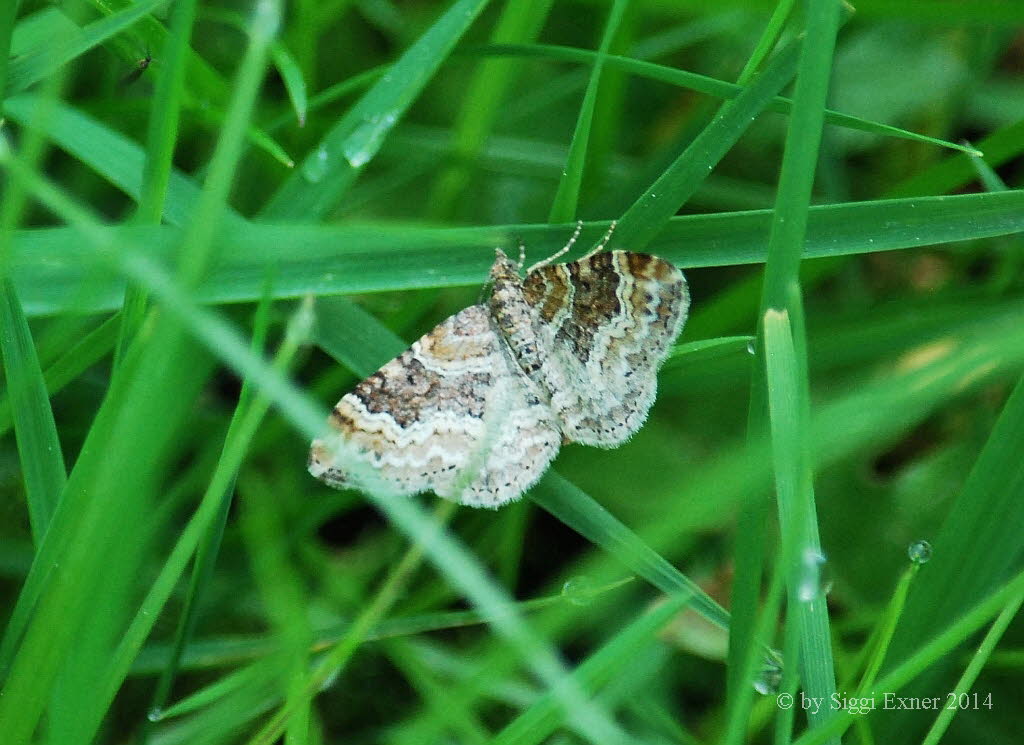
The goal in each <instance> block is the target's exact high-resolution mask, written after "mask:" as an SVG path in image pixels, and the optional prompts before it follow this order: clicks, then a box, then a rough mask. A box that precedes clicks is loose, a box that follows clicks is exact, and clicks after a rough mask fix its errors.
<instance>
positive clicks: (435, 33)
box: [263, 0, 487, 220]
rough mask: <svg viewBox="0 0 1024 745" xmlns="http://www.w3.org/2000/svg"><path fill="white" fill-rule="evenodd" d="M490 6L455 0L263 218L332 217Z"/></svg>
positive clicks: (295, 175)
mask: <svg viewBox="0 0 1024 745" xmlns="http://www.w3.org/2000/svg"><path fill="white" fill-rule="evenodd" d="M486 5H487V0H455V2H453V3H452V5H451V7H450V8H449V9H448V10H447V11H445V13H444V14H443V15H442V16H441V17H440V18H439V19H438V20H437V21H436V22H435V23H434V25H433V26H431V27H430V28H429V29H428V30H427V32H426V33H424V34H423V35H422V36H421V37H420V38H419V39H418V40H417V41H416V42H415V43H414V44H413V45H412V46H411V47H409V49H407V50H406V51H405V53H404V54H402V56H401V57H400V58H399V59H398V60H397V61H396V62H395V63H394V65H392V66H391V70H390V71H389V72H388V73H387V74H386V75H385V76H384V77H383V78H381V79H380V80H378V81H377V82H376V83H375V84H374V85H373V87H372V88H370V90H368V91H367V92H366V93H365V94H364V95H363V96H362V97H361V98H360V99H359V101H358V102H356V104H355V105H354V106H352V108H351V109H349V111H348V113H346V114H345V116H344V117H342V118H341V120H340V121H338V123H337V124H335V125H334V127H332V128H331V130H330V131H329V132H328V133H327V135H325V136H324V138H323V139H322V140H321V141H320V144H319V146H318V147H317V148H316V149H315V150H314V151H313V152H312V153H310V154H309V155H307V156H306V158H305V159H304V160H303V162H302V164H301V165H300V166H299V168H298V169H297V170H296V172H295V173H293V174H292V175H291V176H290V177H289V178H288V179H287V180H286V181H285V182H284V184H283V185H282V186H281V188H280V189H278V190H277V192H276V193H275V194H274V196H273V198H272V199H271V200H270V202H268V204H267V206H266V208H265V209H264V210H263V217H264V218H266V219H274V220H295V219H297V218H299V217H306V216H309V217H322V216H324V215H326V214H328V213H329V212H330V210H332V209H333V208H334V207H335V205H336V204H337V202H338V199H339V198H340V197H341V195H342V194H343V193H344V192H345V190H346V189H348V187H349V186H350V185H351V184H352V182H353V181H355V178H356V176H357V175H358V174H359V172H360V171H361V170H362V169H363V167H364V166H365V165H366V164H367V163H368V162H369V161H370V160H371V159H372V158H373V157H374V156H375V155H376V154H377V150H379V149H380V146H381V145H382V144H383V143H384V140H385V139H386V138H387V136H388V134H389V133H390V132H391V130H392V128H393V127H394V126H395V124H396V123H397V122H398V120H399V119H401V118H402V116H403V115H404V114H405V112H406V111H407V110H408V108H409V107H410V106H411V105H412V103H413V101H414V100H416V98H417V96H419V94H420V92H421V91H422V90H423V88H424V86H426V84H427V83H428V82H430V79H431V78H432V77H433V75H434V73H435V72H436V71H437V68H438V67H439V66H440V65H441V63H442V62H443V61H444V60H445V58H446V57H447V56H448V54H449V53H450V52H451V50H452V48H453V47H454V46H455V44H456V43H457V42H458V40H459V38H461V36H462V34H463V33H465V31H466V29H468V28H469V26H470V24H471V23H472V22H473V21H474V20H475V19H476V17H477V16H478V15H479V14H480V12H481V11H482V10H483V9H484V7H486Z"/></svg>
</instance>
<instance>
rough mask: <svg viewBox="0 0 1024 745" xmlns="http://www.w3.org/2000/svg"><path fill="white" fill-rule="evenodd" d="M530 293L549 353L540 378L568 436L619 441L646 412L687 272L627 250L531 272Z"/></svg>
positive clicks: (605, 443)
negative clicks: (684, 274)
mask: <svg viewBox="0 0 1024 745" xmlns="http://www.w3.org/2000/svg"><path fill="white" fill-rule="evenodd" d="M523 291H524V297H525V298H526V301H527V302H528V303H529V304H530V305H531V306H532V307H533V308H534V312H535V314H536V323H535V327H536V328H537V330H538V337H539V343H540V345H541V347H542V349H544V350H545V351H546V354H545V355H544V360H545V362H544V365H543V367H542V368H541V370H540V371H539V374H538V376H537V377H536V379H537V380H538V382H539V383H540V384H541V385H542V386H543V387H544V388H545V389H546V390H547V391H548V393H549V394H550V397H551V408H552V410H553V411H554V413H555V415H556V416H557V418H558V420H559V422H560V424H561V429H562V433H563V435H564V440H565V441H566V442H569V441H574V442H581V443H584V444H587V445H596V446H598V447H615V446H617V445H619V444H621V443H622V442H624V441H626V440H627V439H629V437H630V436H632V435H633V433H634V432H636V431H637V430H638V429H639V428H640V426H641V425H642V424H643V422H644V420H645V419H646V418H647V413H648V411H649V410H650V407H651V405H652V404H653V402H654V398H655V393H656V389H657V377H656V373H657V371H658V368H659V367H660V366H661V363H662V362H663V361H664V360H665V357H666V355H667V354H668V352H669V349H670V348H671V346H672V343H673V342H674V341H675V339H676V337H677V336H678V335H679V332H680V330H681V329H682V325H683V322H684V320H685V319H686V313H687V310H688V309H689V301H690V299H689V293H688V290H687V287H686V280H685V279H684V278H683V275H682V273H681V272H680V271H679V270H678V269H677V268H676V267H675V266H673V265H672V264H670V263H669V262H667V261H665V260H663V259H659V258H657V257H654V256H649V255H647V254H639V253H631V252H628V251H610V252H606V253H599V254H595V255H594V256H591V257H589V258H587V259H583V260H581V261H576V262H572V263H569V264H558V265H549V266H544V267H541V268H539V269H537V270H536V271H534V272H531V273H530V274H529V275H528V276H527V277H526V280H525V282H524V287H523Z"/></svg>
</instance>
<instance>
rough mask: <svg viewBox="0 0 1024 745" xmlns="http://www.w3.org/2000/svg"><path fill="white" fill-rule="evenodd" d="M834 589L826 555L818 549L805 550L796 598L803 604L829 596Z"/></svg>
mask: <svg viewBox="0 0 1024 745" xmlns="http://www.w3.org/2000/svg"><path fill="white" fill-rule="evenodd" d="M831 589H832V579H831V578H830V577H829V576H828V568H827V562H826V559H825V555H824V554H822V553H821V551H819V550H818V549H816V548H808V549H805V550H804V554H803V557H802V559H801V568H800V583H799V584H798V585H797V589H796V596H797V598H798V599H799V600H800V601H801V602H803V603H809V602H811V601H812V600H815V599H816V598H818V597H820V596H823V595H827V594H828V593H829V591H830V590H831Z"/></svg>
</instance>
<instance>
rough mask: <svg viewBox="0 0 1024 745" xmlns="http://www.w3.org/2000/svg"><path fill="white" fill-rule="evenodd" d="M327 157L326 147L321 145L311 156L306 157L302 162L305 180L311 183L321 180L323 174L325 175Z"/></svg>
mask: <svg viewBox="0 0 1024 745" xmlns="http://www.w3.org/2000/svg"><path fill="white" fill-rule="evenodd" d="M328 160H329V158H328V155H327V148H325V147H324V146H323V145H321V146H320V147H319V148H318V149H317V151H316V153H314V154H313V157H311V158H306V161H305V162H304V163H303V164H302V175H303V176H304V177H305V179H306V181H309V182H310V183H312V184H317V183H320V182H321V181H323V178H324V176H326V175H327V162H328Z"/></svg>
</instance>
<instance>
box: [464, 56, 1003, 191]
mask: <svg viewBox="0 0 1024 745" xmlns="http://www.w3.org/2000/svg"><path fill="white" fill-rule="evenodd" d="M467 53H476V54H482V55H486V56H497V57H504V56H514V57H538V58H541V59H553V60H559V61H564V62H577V63H580V64H584V65H590V64H593V62H594V58H595V56H596V52H593V51H591V50H589V49H578V48H576V47H566V46H558V45H555V44H489V45H487V46H482V47H476V48H473V49H472V50H468V51H467ZM605 64H606V65H607V66H608V67H614V68H616V69H618V70H622V71H624V72H629V73H631V74H633V75H636V76H637V77H641V78H646V79H648V80H657V81H660V82H662V83H668V84H669V85H675V86H678V87H681V88H687V89H688V90H693V91H697V92H699V93H705V94H707V95H709V96H714V97H715V98H723V99H729V98H735V97H736V96H738V95H739V94H740V93H742V92H743V90H744V86H743V85H741V84H738V83H730V82H728V81H726V80H719V79H717V78H712V77H708V76H707V75H701V74H699V73H695V72H689V71H687V70H680V69H677V68H675V67H668V66H667V65H659V64H657V63H656V62H648V61H646V60H642V59H637V58H635V57H624V56H622V55H617V54H609V55H607V56H606V57H605ZM792 106H793V101H792V99H790V98H787V97H785V96H774V97H773V98H772V99H771V103H770V104H768V106H767V108H768V110H770V111H776V112H779V113H781V114H788V113H789V112H790V111H791V110H792ZM825 121H827V122H828V123H829V124H832V125H834V126H837V127H846V128H847V129H856V130H859V131H861V132H868V133H870V134H877V135H881V136H885V137H897V138H899V139H904V140H911V141H914V142H923V143H927V144H929V145H935V146H936V147H941V148H945V149H948V150H959V151H960V152H963V153H965V154H968V155H970V154H977V153H979V152H984V153H985V155H986V158H987V157H988V155H989V149H988V147H991V145H989V146H988V147H986V143H985V141H982V142H981V143H979V145H978V147H977V148H975V147H973V146H971V145H961V144H958V143H955V142H948V141H947V140H940V139H938V138H936V137H929V136H928V135H924V134H920V133H918V132H911V131H910V130H906V129H901V128H900V127H894V126H892V125H890V124H883V123H881V122H874V121H871V120H869V119H863V118H861V117H858V116H852V115H850V114H844V113H843V112H841V111H833V110H831V109H826V110H825ZM1007 139H1009V138H1007ZM915 193H917V192H916V191H911V192H908V193H907V194H903V193H901V194H900V196H909V195H910V194H915Z"/></svg>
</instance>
